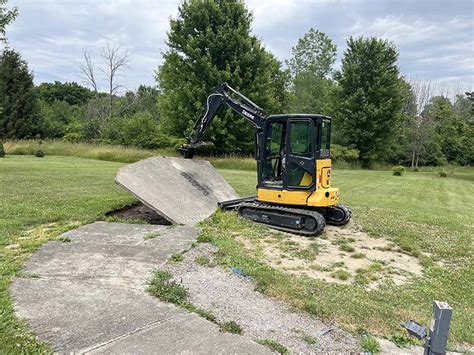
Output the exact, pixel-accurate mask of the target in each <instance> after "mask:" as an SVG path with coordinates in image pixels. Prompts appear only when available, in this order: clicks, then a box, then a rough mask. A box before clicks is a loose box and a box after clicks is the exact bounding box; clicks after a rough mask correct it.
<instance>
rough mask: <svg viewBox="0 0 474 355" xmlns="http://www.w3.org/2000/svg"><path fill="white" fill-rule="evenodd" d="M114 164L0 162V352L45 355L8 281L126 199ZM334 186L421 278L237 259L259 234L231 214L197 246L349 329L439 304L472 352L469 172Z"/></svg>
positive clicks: (360, 177) (349, 179) (228, 174)
mask: <svg viewBox="0 0 474 355" xmlns="http://www.w3.org/2000/svg"><path fill="white" fill-rule="evenodd" d="M122 165H123V164H122V163H115V162H108V161H99V160H90V159H81V158H77V157H53V156H46V157H45V158H43V159H40V158H35V157H32V156H12V155H9V156H7V158H6V159H0V270H1V272H0V277H1V281H0V353H2V352H12V351H14V350H15V349H16V350H17V351H18V349H21V350H22V351H23V352H28V353H29V352H34V351H38V350H43V349H47V347H45V346H44V345H43V344H39V343H38V342H37V341H36V340H35V338H34V336H33V335H32V334H31V333H29V332H28V330H27V328H26V327H25V326H24V325H23V324H22V323H21V322H19V321H18V320H17V319H16V318H15V317H14V315H13V310H12V304H11V300H10V298H9V296H8V286H9V283H10V278H11V276H13V275H15V274H17V273H19V270H20V268H21V265H22V264H23V262H24V260H25V258H26V257H27V256H28V255H29V254H30V253H31V252H32V251H34V250H35V249H36V248H37V247H38V246H40V245H41V244H42V243H44V242H45V241H47V240H51V239H54V238H56V237H57V236H58V235H59V234H60V233H62V232H64V231H65V230H67V229H70V228H74V227H76V226H78V225H80V224H83V223H87V222H89V221H94V220H97V219H103V214H104V212H106V211H108V210H111V209H113V208H116V207H119V206H121V205H124V204H126V203H129V202H131V201H132V200H133V199H132V198H131V197H130V195H129V194H128V193H125V192H123V191H122V190H121V189H120V188H119V187H118V186H116V185H115V184H114V177H115V173H116V171H117V169H118V168H119V167H120V166H122ZM221 172H222V174H223V175H224V176H225V178H226V179H227V180H228V181H229V182H230V183H231V184H232V185H233V186H234V188H235V189H236V190H237V192H238V193H239V194H241V195H250V194H253V193H254V190H255V183H256V179H255V173H254V172H251V171H237V170H221ZM333 182H334V184H335V185H337V186H339V187H340V188H341V190H342V196H343V201H344V203H346V204H348V205H350V206H351V207H352V208H353V211H354V216H355V217H354V218H355V219H356V220H357V222H358V223H360V224H361V225H362V226H363V227H364V228H365V229H366V230H367V231H368V232H370V234H371V235H373V236H374V237H377V236H384V237H386V238H389V239H391V240H393V241H394V242H395V243H396V244H398V245H399V246H400V247H401V248H402V249H404V250H405V251H407V252H409V253H412V254H413V255H417V253H418V252H419V251H420V250H423V251H426V252H428V253H430V255H431V256H430V257H421V259H422V263H423V265H424V276H423V277H421V278H419V279H416V280H414V281H413V282H411V283H407V284H405V285H403V286H399V287H396V286H394V285H390V284H387V285H384V286H382V287H381V288H379V289H376V290H373V291H367V290H365V289H364V288H362V287H360V286H357V285H335V284H328V283H324V282H322V281H317V280H313V279H308V278H304V277H299V278H297V277H290V276H288V275H287V274H284V273H281V272H279V271H276V270H274V269H271V268H270V267H268V266H266V265H264V264H263V263H262V262H261V261H259V260H258V259H256V258H255V257H254V256H253V255H250V254H248V253H246V252H245V249H244V248H242V247H241V245H240V244H239V243H238V242H237V241H236V239H235V234H234V233H236V232H237V233H239V234H241V235H243V236H246V235H257V234H259V233H266V232H267V229H266V228H264V227H261V226H257V225H255V224H252V223H249V222H247V221H244V220H241V219H238V218H237V217H236V216H235V214H232V213H226V214H223V213H217V214H216V215H215V216H214V217H212V218H210V219H209V220H208V221H206V222H204V223H203V228H204V230H203V233H202V234H201V236H200V239H201V240H209V241H211V242H213V243H214V244H216V245H217V246H219V248H220V249H221V251H220V253H219V259H220V262H221V263H222V264H224V265H232V266H236V267H240V268H242V269H243V270H244V271H246V272H247V273H249V274H251V275H252V276H253V278H254V280H255V282H256V286H257V288H258V289H259V290H260V291H262V292H264V293H266V294H269V295H271V296H274V297H277V298H280V299H284V300H286V301H287V302H289V303H291V304H293V305H294V306H296V307H298V308H301V309H305V310H306V311H308V312H311V313H313V314H316V315H317V316H319V317H322V318H325V319H331V320H334V321H336V322H338V323H339V324H341V325H343V326H345V327H346V328H348V329H352V330H354V331H355V330H358V329H360V328H364V329H366V330H369V331H371V332H373V333H375V334H378V335H382V336H387V337H390V336H393V335H395V336H397V335H400V334H401V333H400V332H399V330H398V323H399V322H400V321H402V320H407V319H415V320H418V321H421V322H424V323H427V322H428V321H429V318H430V314H431V302H432V300H433V299H441V300H446V301H448V302H449V303H450V304H451V306H453V308H454V318H453V323H452V332H451V337H450V341H451V344H460V343H470V344H473V343H474V338H473V334H474V317H473V310H474V300H473V297H472V290H473V289H474V284H473V283H474V265H473V257H472V255H473V254H472V235H473V234H474V225H473V219H474V218H473V217H474V171H472V170H466V171H464V170H463V171H462V172H456V173H455V174H454V175H453V176H451V175H450V176H449V177H448V178H440V177H438V174H437V173H436V172H419V173H407V174H406V175H405V176H403V177H393V176H392V175H391V174H390V172H387V171H363V170H337V171H334V180H333ZM435 262H436V263H435ZM438 263H439V265H443V267H440V266H436V265H438ZM441 263H442V264H441Z"/></svg>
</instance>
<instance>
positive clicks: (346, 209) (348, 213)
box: [326, 205, 352, 226]
mask: <svg viewBox="0 0 474 355" xmlns="http://www.w3.org/2000/svg"><path fill="white" fill-rule="evenodd" d="M326 208H327V209H330V208H339V209H341V210H342V211H344V215H345V218H344V220H342V221H341V222H333V221H331V220H330V219H327V218H326V223H327V224H329V225H332V226H343V225H346V224H347V223H348V222H349V220H350V219H351V216H352V210H351V209H350V208H349V207H346V206H344V205H334V206H331V207H326Z"/></svg>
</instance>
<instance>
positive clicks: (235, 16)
mask: <svg viewBox="0 0 474 355" xmlns="http://www.w3.org/2000/svg"><path fill="white" fill-rule="evenodd" d="M251 21H252V15H251V14H250V13H249V11H248V10H247V8H246V7H245V5H244V3H243V2H242V1H240V0H206V1H204V0H189V1H184V2H183V3H182V4H181V5H180V6H179V9H178V17H177V18H176V19H172V20H171V23H170V25H171V30H170V32H169V33H168V46H169V49H168V51H167V52H166V53H165V54H164V64H163V65H162V66H161V67H160V68H159V70H158V73H157V81H158V83H159V87H160V90H161V92H162V94H161V96H160V98H159V111H160V118H161V125H162V127H163V129H164V130H165V131H166V132H167V133H169V134H171V135H175V136H178V137H185V136H187V135H188V134H189V133H190V131H191V128H192V127H193V125H194V122H195V121H196V119H197V118H198V117H199V114H200V113H201V112H202V110H203V108H204V105H205V101H206V98H207V96H208V95H209V93H210V92H211V91H212V90H213V89H214V87H216V86H217V85H219V84H221V83H223V82H227V83H229V84H230V85H231V86H232V87H234V88H235V89H237V90H239V91H240V92H242V93H243V94H244V95H246V96H247V97H249V98H250V99H251V100H253V101H254V102H256V103H257V104H258V105H259V106H261V107H263V108H264V109H265V110H266V113H277V112H280V111H281V110H282V109H283V108H284V107H285V105H286V96H287V95H286V91H285V87H286V82H287V75H286V74H285V73H284V72H283V71H282V70H281V66H280V63H279V62H278V61H277V60H276V59H275V57H274V56H273V55H271V54H270V53H268V52H267V51H266V50H265V49H264V48H263V46H262V44H261V43H260V41H259V40H258V39H257V38H256V37H255V36H253V35H252V34H251ZM244 121H245V120H244V119H243V118H241V117H239V116H238V115H236V114H234V113H232V112H231V111H230V110H222V111H221V112H220V113H219V115H218V116H217V117H216V118H215V120H214V122H213V125H211V127H210V129H209V130H208V134H207V138H209V140H210V141H212V142H214V144H215V147H216V148H217V150H218V151H219V152H225V153H231V152H235V153H250V152H252V151H253V149H254V145H253V131H252V129H253V128H252V125H251V124H249V123H248V122H244Z"/></svg>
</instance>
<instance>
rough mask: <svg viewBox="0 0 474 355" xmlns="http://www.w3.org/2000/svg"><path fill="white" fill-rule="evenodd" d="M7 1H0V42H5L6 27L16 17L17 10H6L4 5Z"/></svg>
mask: <svg viewBox="0 0 474 355" xmlns="http://www.w3.org/2000/svg"><path fill="white" fill-rule="evenodd" d="M7 2H8V0H0V42H6V41H7V36H6V31H5V29H6V27H7V26H8V25H9V24H10V23H11V22H13V21H14V20H15V18H16V17H17V16H18V9H17V8H16V7H14V8H13V9H8V8H7V7H6V6H5V5H6V4H7Z"/></svg>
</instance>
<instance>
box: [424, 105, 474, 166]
mask: <svg viewBox="0 0 474 355" xmlns="http://www.w3.org/2000/svg"><path fill="white" fill-rule="evenodd" d="M426 114H427V115H429V116H430V117H431V119H432V120H433V124H434V130H435V134H436V136H437V137H436V139H437V141H438V142H439V145H440V147H441V150H442V152H443V154H444V155H445V157H446V159H447V160H448V161H449V162H455V163H458V164H462V165H465V164H469V163H471V162H472V161H473V155H472V154H473V152H474V150H473V146H472V145H473V138H474V136H473V134H472V133H473V132H472V126H471V127H469V125H468V122H466V121H465V120H464V119H463V117H461V116H460V115H459V114H457V113H456V112H455V110H454V107H453V105H452V103H451V101H450V100H449V99H448V98H447V97H444V96H435V97H433V98H432V99H431V102H430V103H429V105H428V106H427V107H426Z"/></svg>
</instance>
